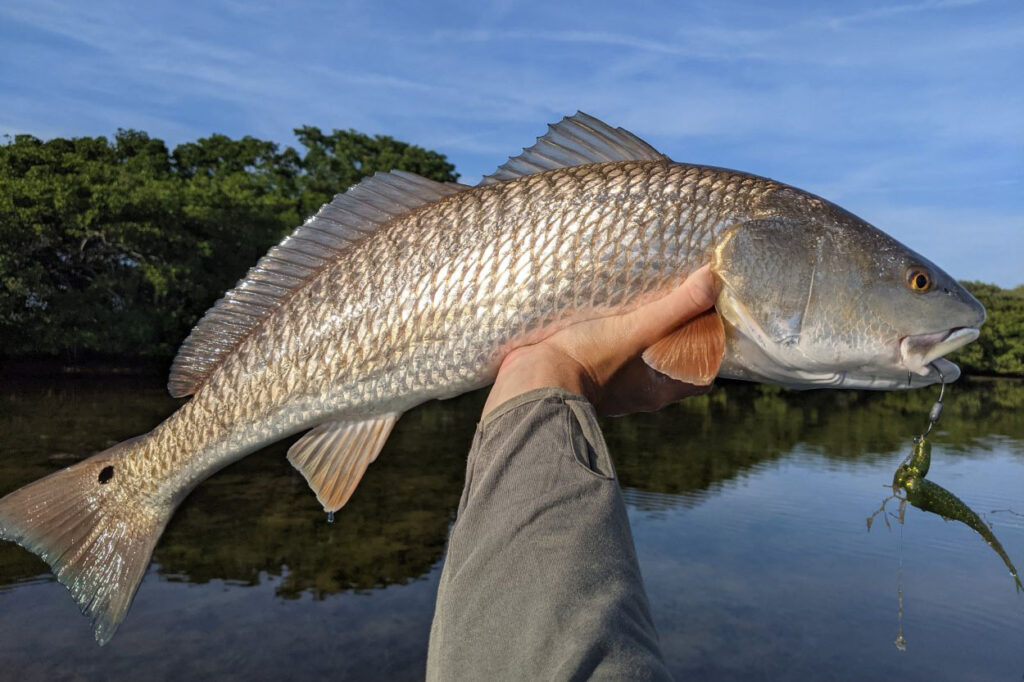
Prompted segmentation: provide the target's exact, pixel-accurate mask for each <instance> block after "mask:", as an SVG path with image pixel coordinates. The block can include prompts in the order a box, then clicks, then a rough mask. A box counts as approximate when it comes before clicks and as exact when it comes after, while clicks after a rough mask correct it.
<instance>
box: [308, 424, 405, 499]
mask: <svg viewBox="0 0 1024 682" xmlns="http://www.w3.org/2000/svg"><path fill="white" fill-rule="evenodd" d="M400 416H401V415H400V414H397V413H391V414H384V415H380V416H379V417H373V418H370V419H366V420H364V421H358V422H350V421H346V422H327V423H326V424H321V425H320V426H318V427H316V428H315V429H313V430H312V431H310V432H309V433H307V434H306V435H305V436H303V437H302V438H300V439H299V440H297V441H295V444H294V445H292V446H291V448H289V449H288V461H289V462H291V463H292V466H294V467H295V468H296V469H298V470H299V472H300V473H301V474H302V475H303V477H305V479H306V481H307V482H308V483H309V487H311V488H312V489H313V492H315V493H316V499H317V500H319V501H320V504H322V505H323V506H324V511H328V512H334V511H337V510H339V509H341V508H342V507H343V506H345V503H346V502H348V498H350V497H352V493H353V492H355V489H356V486H357V485H359V481H360V480H362V478H363V474H364V473H366V468H367V467H368V466H370V463H371V462H373V460H375V459H377V455H379V454H380V451H381V448H383V447H384V442H385V441H387V439H388V436H389V435H390V434H391V429H392V427H394V425H395V422H397V421H398V418H399V417H400Z"/></svg>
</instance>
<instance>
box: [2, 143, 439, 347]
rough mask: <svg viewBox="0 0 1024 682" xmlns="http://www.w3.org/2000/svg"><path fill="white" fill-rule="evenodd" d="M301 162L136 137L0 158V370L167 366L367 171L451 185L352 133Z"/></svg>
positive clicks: (8, 150)
mask: <svg viewBox="0 0 1024 682" xmlns="http://www.w3.org/2000/svg"><path fill="white" fill-rule="evenodd" d="M295 134H296V136H297V137H298V140H299V142H300V143H301V145H302V147H303V150H302V151H301V152H300V151H297V150H295V149H293V148H291V147H285V148H283V149H282V148H280V147H279V146H278V145H277V144H275V143H273V142H267V141H265V140H259V139H256V138H253V137H244V138H242V139H240V140H233V139H230V138H228V137H226V136H224V135H211V136H210V137H205V138H202V139H199V140H196V141H195V142H187V143H185V144H181V145H178V146H177V147H175V148H174V149H173V150H171V149H168V147H167V145H166V144H164V142H163V141H161V140H159V139H156V138H153V137H150V136H149V135H147V134H146V133H144V132H140V131H136V130H120V131H118V133H117V135H115V136H114V138H113V139H107V138H104V137H76V138H70V139H68V138H55V139H52V140H48V141H45V142H44V141H42V140H39V139H37V138H35V137H32V136H30V135H17V136H15V137H14V138H13V139H11V138H8V139H7V141H6V143H5V144H4V145H3V146H0V356H2V357H5V358H7V359H8V360H10V359H12V358H27V357H40V358H54V359H58V360H62V361H65V362H69V361H70V362H75V361H83V360H89V359H92V358H96V357H107V358H117V359H128V360H131V359H146V358H153V359H167V358H170V357H172V356H173V354H174V352H175V350H176V348H177V346H178V344H179V343H180V342H181V341H182V340H183V339H184V338H185V336H186V335H187V334H188V332H189V330H190V329H191V327H192V325H193V324H194V323H195V322H196V320H197V319H198V318H199V317H200V316H201V315H202V314H203V312H205V311H206V309H207V308H209V307H210V306H211V305H212V304H213V302H214V301H215V300H217V298H219V297H220V296H221V295H222V294H223V293H224V292H225V291H226V290H227V289H229V288H231V287H232V286H233V285H234V284H235V282H237V281H238V279H239V278H240V277H241V276H242V275H244V274H245V272H246V271H247V270H248V268H249V267H251V266H252V265H254V264H255V263H256V261H257V260H258V259H259V258H260V256H262V255H263V254H264V253H265V252H266V251H267V249H269V248H270V247H271V246H273V245H274V244H276V243H277V242H278V241H280V240H281V239H282V237H283V236H284V235H286V234H288V233H289V232H291V231H292V230H293V229H294V228H295V227H296V226H297V225H299V224H300V223H301V221H302V220H303V219H304V218H306V217H307V216H308V215H310V214H312V213H313V212H315V211H316V210H317V209H318V208H319V207H320V206H321V205H322V204H323V203H325V202H327V201H329V200H330V198H331V197H332V196H334V194H335V193H337V192H339V191H342V190H344V189H345V188H347V187H349V186H350V185H353V184H355V183H357V182H359V180H361V179H362V178H364V177H367V176H370V175H373V174H374V173H375V172H377V171H387V170H391V169H396V168H397V169H401V170H406V171H411V172H413V173H418V174H419V175H422V176H425V177H428V178H431V179H434V180H438V181H441V182H448V181H454V180H456V179H457V178H458V175H457V174H456V173H455V166H454V165H452V164H451V163H449V162H448V160H447V159H446V158H445V156H444V155H442V154H438V153H437V152H433V151H429V150H426V149H423V148H421V147H417V146H415V145H411V144H407V143H405V142H400V141H398V140H395V139H393V138H391V137H387V136H381V135H378V136H375V137H370V136H368V135H364V134H361V133H358V132H355V131H352V130H335V131H333V132H331V133H325V132H323V131H321V130H320V129H319V128H316V127H313V126H304V127H302V128H298V129H296V130H295Z"/></svg>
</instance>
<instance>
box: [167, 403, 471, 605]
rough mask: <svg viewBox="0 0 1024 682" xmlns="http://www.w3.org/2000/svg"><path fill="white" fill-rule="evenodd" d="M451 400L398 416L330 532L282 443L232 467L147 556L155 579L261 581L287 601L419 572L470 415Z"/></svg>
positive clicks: (439, 525)
mask: <svg viewBox="0 0 1024 682" xmlns="http://www.w3.org/2000/svg"><path fill="white" fill-rule="evenodd" d="M458 402H459V403H460V404H457V405H453V406H451V407H450V406H449V405H448V404H442V403H436V404H432V405H429V406H424V407H423V408H421V409H419V410H416V411H414V412H413V413H411V414H408V415H406V416H405V417H403V419H402V420H401V421H400V422H399V426H398V427H396V429H395V432H394V433H393V434H392V436H391V439H390V440H389V442H388V444H387V445H386V446H385V448H384V451H383V452H382V453H381V456H380V458H379V459H378V460H377V462H375V463H374V464H373V465H372V466H371V467H370V469H369V470H368V471H367V474H366V476H365V478H364V479H363V481H362V483H361V484H360V486H359V489H358V490H357V491H356V493H355V495H354V496H353V498H352V500H351V501H350V502H349V503H348V504H347V505H346V506H345V508H344V509H342V510H341V511H340V512H338V513H337V515H336V518H335V522H334V523H333V524H328V523H327V521H326V515H325V514H324V512H323V509H322V508H321V507H320V505H319V503H318V502H317V501H316V498H315V497H314V496H313V493H312V492H311V491H310V490H309V488H308V487H307V486H306V483H305V481H304V480H303V479H302V477H301V476H299V475H298V474H297V472H295V471H294V470H293V469H292V467H291V465H289V464H288V462H287V461H286V460H285V457H284V455H285V452H286V450H287V445H288V444H287V443H283V444H278V445H276V446H272V447H270V448H267V449H266V450H265V451H263V452H261V453H258V454H256V455H254V456H252V457H248V458H246V459H244V460H242V461H241V462H239V463H238V464H236V465H234V466H232V467H230V468H229V469H227V470H225V471H224V472H222V473H220V474H218V475H217V476H215V477H213V478H212V479H211V480H210V481H209V482H207V483H205V484H203V485H202V486H200V487H199V488H198V489H197V490H196V491H195V492H194V493H193V494H192V496H191V497H190V498H189V500H188V501H187V502H186V503H185V504H183V505H182V508H181V509H180V510H179V512H178V513H177V514H176V515H175V518H174V520H173V521H172V522H171V524H170V526H169V527H168V529H167V532H166V533H165V535H164V538H163V539H162V540H161V541H160V544H158V545H157V548H156V553H155V556H154V559H155V560H156V561H157V562H158V563H159V564H160V572H161V574H163V575H165V576H167V577H168V578H169V579H171V580H174V579H181V580H187V581H189V582H194V583H196V582H198V583H201V582H206V581H208V580H212V579H225V580H231V581H237V582H242V583H247V584H256V583H257V582H258V581H259V580H260V573H265V574H267V575H272V576H278V577H281V578H282V580H281V582H280V583H279V586H278V588H277V593H278V594H279V595H281V596H283V597H288V598H290V597H298V596H299V595H300V594H302V593H303V592H310V593H312V594H313V595H314V596H317V597H323V596H325V595H328V594H332V593H336V592H340V591H343V590H347V589H356V590H361V589H369V588H372V587H382V586H385V585H389V584H392V583H404V582H407V581H409V580H412V579H415V578H416V577H418V576H421V575H423V574H424V573H426V572H427V571H428V570H430V567H431V566H432V565H433V564H434V563H435V562H437V561H438V560H439V559H440V558H441V554H442V551H443V549H444V543H445V540H446V538H447V535H448V525H449V523H450V521H451V520H452V518H453V516H454V512H455V508H456V506H457V505H458V501H459V494H460V492H461V490H462V478H463V473H464V469H465V455H466V452H467V451H468V449H469V441H470V439H471V438H472V435H473V426H474V424H475V422H476V415H477V414H478V412H477V410H478V409H479V404H478V401H477V400H476V399H475V397H469V398H468V399H462V400H460V401H458ZM466 407H468V408H470V409H464V408H466Z"/></svg>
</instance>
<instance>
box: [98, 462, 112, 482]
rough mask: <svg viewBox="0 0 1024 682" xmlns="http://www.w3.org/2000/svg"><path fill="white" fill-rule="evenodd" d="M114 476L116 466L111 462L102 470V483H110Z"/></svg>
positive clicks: (100, 479)
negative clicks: (111, 464)
mask: <svg viewBox="0 0 1024 682" xmlns="http://www.w3.org/2000/svg"><path fill="white" fill-rule="evenodd" d="M113 477H114V467H112V466H110V465H109V464H108V465H107V466H105V467H103V468H102V469H101V470H100V478H99V481H100V485H103V484H104V483H108V482H109V481H110V479H112V478H113Z"/></svg>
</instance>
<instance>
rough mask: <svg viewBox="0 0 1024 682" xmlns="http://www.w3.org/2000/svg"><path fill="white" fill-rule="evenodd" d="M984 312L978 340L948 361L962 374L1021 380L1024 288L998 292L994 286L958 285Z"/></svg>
mask: <svg viewBox="0 0 1024 682" xmlns="http://www.w3.org/2000/svg"><path fill="white" fill-rule="evenodd" d="M962 284H963V285H964V286H965V287H967V289H968V291H970V292H971V293H972V294H974V296H975V298H977V299H978V300H979V301H981V303H982V305H984V306H985V310H986V311H987V312H988V320H987V321H986V322H985V326H984V327H982V328H981V336H980V337H979V338H978V340H977V341H975V342H974V343H972V344H970V345H968V346H966V347H964V348H962V349H961V350H959V351H957V352H956V353H954V354H953V355H951V356H950V359H951V360H953V361H954V362H956V363H957V364H959V365H960V367H961V369H963V370H964V371H965V372H969V373H973V374H999V375H1011V376H1024V285H1021V286H1018V287H1017V288H1015V289H1001V288H999V287H997V286H996V285H994V284H985V283H982V282H962Z"/></svg>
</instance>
